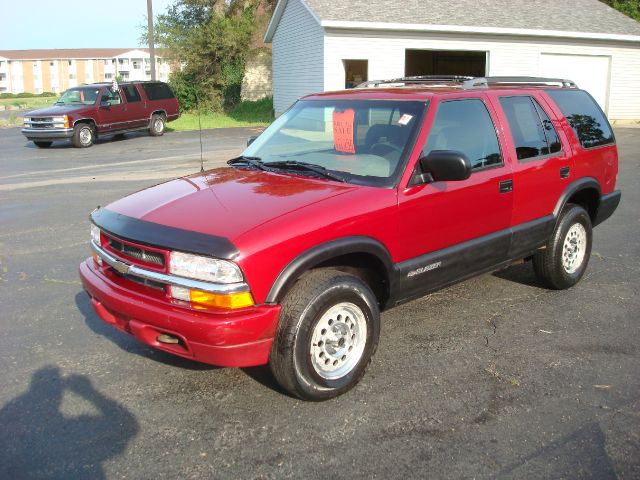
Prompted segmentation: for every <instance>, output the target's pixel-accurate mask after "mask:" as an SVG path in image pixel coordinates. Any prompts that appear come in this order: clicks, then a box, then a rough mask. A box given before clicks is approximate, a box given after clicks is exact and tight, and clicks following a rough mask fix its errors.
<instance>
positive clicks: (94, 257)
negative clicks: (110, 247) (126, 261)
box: [91, 252, 102, 267]
mask: <svg viewBox="0 0 640 480" xmlns="http://www.w3.org/2000/svg"><path fill="white" fill-rule="evenodd" d="M91 256H92V257H93V261H94V262H96V265H98V266H99V267H101V266H102V258H100V256H99V255H98V254H97V253H96V252H91Z"/></svg>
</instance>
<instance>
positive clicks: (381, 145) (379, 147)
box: [369, 142, 402, 157]
mask: <svg viewBox="0 0 640 480" xmlns="http://www.w3.org/2000/svg"><path fill="white" fill-rule="evenodd" d="M393 151H395V152H398V153H400V154H401V153H402V148H400V147H398V146H397V145H394V144H393V143H389V142H378V143H374V144H373V145H371V148H370V149H369V153H371V154H372V155H378V156H379V157H384V156H385V155H387V154H388V153H390V152H393Z"/></svg>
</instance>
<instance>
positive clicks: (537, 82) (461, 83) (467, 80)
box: [356, 75, 578, 89]
mask: <svg viewBox="0 0 640 480" xmlns="http://www.w3.org/2000/svg"><path fill="white" fill-rule="evenodd" d="M409 85H423V86H428V87H452V86H453V87H460V88H464V89H473V88H489V87H492V86H502V87H527V86H549V87H561V88H578V86H577V85H576V84H575V82H573V81H571V80H566V79H562V78H544V77H465V76H460V75H420V76H416V77H401V78H393V79H389V80H368V81H366V82H362V83H361V84H359V85H357V86H356V88H376V87H387V88H388V87H402V86H409Z"/></svg>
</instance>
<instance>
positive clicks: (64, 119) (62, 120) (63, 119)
mask: <svg viewBox="0 0 640 480" xmlns="http://www.w3.org/2000/svg"><path fill="white" fill-rule="evenodd" d="M51 121H52V122H53V123H66V122H67V117H66V116H65V117H53V118H52V119H51Z"/></svg>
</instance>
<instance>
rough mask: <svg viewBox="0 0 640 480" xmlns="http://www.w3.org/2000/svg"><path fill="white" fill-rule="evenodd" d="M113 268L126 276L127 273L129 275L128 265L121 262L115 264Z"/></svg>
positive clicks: (117, 261)
mask: <svg viewBox="0 0 640 480" xmlns="http://www.w3.org/2000/svg"><path fill="white" fill-rule="evenodd" d="M113 268H114V269H115V270H117V271H118V272H120V273H121V274H123V275H126V274H127V273H129V265H127V264H126V263H124V262H121V261H120V260H116V261H115V263H114V264H113Z"/></svg>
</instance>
